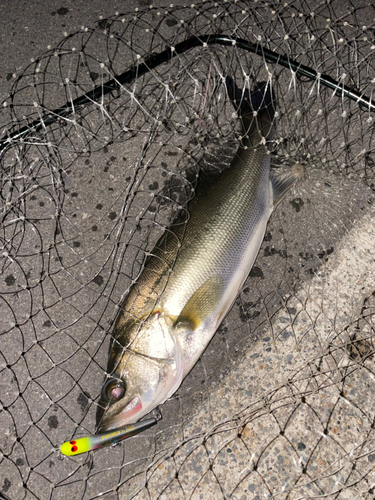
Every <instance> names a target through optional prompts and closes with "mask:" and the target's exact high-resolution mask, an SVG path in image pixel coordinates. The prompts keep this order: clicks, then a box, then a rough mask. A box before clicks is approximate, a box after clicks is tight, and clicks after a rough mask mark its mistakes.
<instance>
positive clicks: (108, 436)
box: [60, 418, 158, 457]
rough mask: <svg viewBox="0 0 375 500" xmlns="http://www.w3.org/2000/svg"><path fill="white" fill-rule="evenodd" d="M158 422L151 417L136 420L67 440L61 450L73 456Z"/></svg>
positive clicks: (111, 443)
mask: <svg viewBox="0 0 375 500" xmlns="http://www.w3.org/2000/svg"><path fill="white" fill-rule="evenodd" d="M157 422H158V420H157V419H156V418H149V419H146V420H142V421H141V422H136V423H135V424H130V425H125V426H124V427H121V429H116V430H113V431H110V432H107V433H104V434H96V435H94V436H87V437H83V438H77V439H72V440H71V441H66V442H65V443H63V444H62V445H61V446H60V451H61V453H62V454H63V455H65V456H68V457H73V456H75V455H80V454H81V453H87V452H89V451H93V450H98V449H100V448H104V447H106V446H112V445H115V444H117V443H119V442H120V441H123V440H124V439H128V438H129V437H131V436H134V435H135V434H139V433H140V432H142V431H144V430H146V429H149V428H150V427H152V426H153V425H155V424H156V423H157Z"/></svg>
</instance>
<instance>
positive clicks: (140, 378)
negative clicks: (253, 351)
mask: <svg viewBox="0 0 375 500" xmlns="http://www.w3.org/2000/svg"><path fill="white" fill-rule="evenodd" d="M225 86H226V92H227V95H228V97H229V100H230V101H231V102H232V104H233V106H234V108H235V110H236V111H237V115H238V118H239V120H240V123H241V127H242V138H241V142H240V146H239V148H238V150H237V152H236V154H235V156H234V158H233V160H232V162H231V164H230V166H229V167H228V168H226V169H225V170H223V172H222V173H220V174H218V175H217V176H216V178H215V180H214V181H212V182H211V183H210V185H209V187H208V188H207V189H206V190H204V191H201V192H200V193H198V194H197V195H196V196H195V197H194V198H193V200H192V201H191V202H190V204H189V206H188V209H189V219H188V221H187V222H184V223H181V224H179V223H176V224H174V225H172V226H170V227H169V228H167V229H166V231H165V232H164V234H163V235H162V237H161V238H160V239H159V241H158V242H157V244H156V246H155V248H154V249H153V251H152V252H151V254H150V256H149V257H148V258H147V260H146V262H145V264H144V267H143V270H142V272H141V274H140V276H139V279H138V280H137V281H136V282H135V284H134V285H133V286H132V287H131V289H130V291H129V293H128V295H127V297H126V298H125V299H124V302H123V303H122V304H121V307H120V311H119V314H118V316H117V319H116V321H115V325H114V329H113V333H112V342H111V346H110V353H109V359H108V365H107V371H106V380H105V382H104V384H103V387H102V392H101V396H100V401H99V403H98V407H97V414H96V428H97V432H109V431H111V430H114V429H117V428H119V427H121V426H124V425H126V424H128V423H130V422H132V421H137V420H139V419H140V418H142V417H143V416H144V415H146V414H148V413H149V412H151V411H152V410H153V409H155V408H156V407H157V406H159V405H161V404H163V403H164V402H165V401H166V400H167V399H169V398H170V397H171V396H172V395H173V394H174V393H175V392H176V391H177V389H178V388H179V386H180V384H181V382H182V381H183V379H184V378H185V377H186V375H187V374H188V373H189V372H190V370H191V369H192V368H193V366H194V365H195V363H196V362H197V361H198V359H199V358H200V356H201V355H202V353H203V352H204V350H205V348H206V347H207V345H208V343H209V342H210V340H211V338H212V337H213V335H214V333H215V332H216V330H217V329H218V327H219V325H220V324H221V322H222V321H223V319H224V317H225V316H226V314H227V313H228V312H229V310H230V309H231V307H232V305H233V303H234V301H235V300H236V297H237V295H238V293H239V292H240V290H241V288H242V286H243V284H244V282H245V280H246V278H247V277H248V275H249V273H250V270H251V268H252V266H253V264H254V261H255V259H256V257H257V254H258V252H259V248H260V245H261V243H262V241H263V238H264V234H265V231H266V227H267V223H268V219H269V217H270V216H271V214H272V212H273V210H274V209H275V207H276V206H277V205H278V204H279V203H280V202H281V200H282V199H283V198H284V196H285V195H286V193H287V192H288V191H289V190H290V189H291V188H292V186H293V185H294V183H295V181H296V180H297V178H298V177H299V176H300V174H299V171H298V169H297V172H296V173H292V172H290V173H289V174H286V175H284V176H282V177H281V176H277V175H275V173H274V172H273V170H272V169H271V166H270V152H269V149H268V144H269V141H271V140H272V138H273V136H274V133H275V119H274V118H275V109H276V99H275V96H274V92H273V89H272V88H271V85H270V83H269V82H268V83H266V82H259V83H258V84H256V86H255V88H254V89H253V90H252V92H251V93H250V92H249V90H248V89H242V90H241V89H239V88H238V87H237V85H236V83H235V82H234V80H233V79H232V78H231V77H229V76H228V77H226V79H225Z"/></svg>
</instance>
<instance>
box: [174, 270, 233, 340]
mask: <svg viewBox="0 0 375 500" xmlns="http://www.w3.org/2000/svg"><path fill="white" fill-rule="evenodd" d="M222 293H223V284H222V281H221V279H220V278H219V276H212V277H211V278H209V279H208V280H207V281H206V282H205V283H203V285H202V286H200V287H199V288H198V290H196V291H195V292H194V293H193V295H192V296H191V297H190V299H189V300H188V302H187V303H186V304H185V306H184V308H183V309H182V311H181V312H180V314H179V316H178V317H177V319H176V321H175V322H174V324H173V327H174V328H181V327H187V328H189V329H190V330H192V331H193V330H195V329H196V328H198V326H199V325H200V324H201V323H203V322H204V321H205V319H206V318H207V317H208V316H210V314H212V313H213V311H214V310H215V309H216V307H217V305H218V304H219V302H220V299H221V297H222Z"/></svg>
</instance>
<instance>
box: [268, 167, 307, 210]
mask: <svg viewBox="0 0 375 500" xmlns="http://www.w3.org/2000/svg"><path fill="white" fill-rule="evenodd" d="M303 175H304V169H303V166H302V165H300V164H296V165H294V166H293V167H292V168H291V170H290V172H288V173H286V174H281V175H280V174H279V175H278V174H277V173H275V172H274V171H273V170H271V172H270V180H271V184H272V192H273V208H276V207H277V205H278V204H279V203H280V201H281V200H282V199H283V198H284V197H285V195H286V194H287V193H288V191H289V190H290V189H291V188H292V187H293V186H294V183H295V182H296V181H297V180H298V179H300V178H301V177H303Z"/></svg>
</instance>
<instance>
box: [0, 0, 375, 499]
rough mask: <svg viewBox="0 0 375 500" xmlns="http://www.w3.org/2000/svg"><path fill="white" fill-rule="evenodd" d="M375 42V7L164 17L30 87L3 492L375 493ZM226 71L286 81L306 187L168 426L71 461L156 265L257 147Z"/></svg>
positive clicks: (77, 52)
mask: <svg viewBox="0 0 375 500" xmlns="http://www.w3.org/2000/svg"><path fill="white" fill-rule="evenodd" d="M374 35H375V25H374V8H373V6H371V5H370V4H368V3H367V2H362V1H356V2H351V1H342V0H340V1H339V0H331V1H330V0H327V1H324V2H316V3H315V4H314V8H313V9H312V7H311V3H309V2H305V1H303V0H299V1H297V0H296V1H294V0H292V1H291V2H287V3H282V2H265V1H254V2H240V1H235V2H213V1H206V2H203V3H197V4H195V5H194V4H193V5H189V6H184V7H179V6H175V7H173V6H169V7H167V8H158V7H152V6H150V7H146V8H144V9H140V10H137V9H136V11H133V12H131V13H125V14H116V15H115V16H112V17H109V18H105V19H104V18H103V19H100V20H99V21H98V22H97V23H96V24H95V25H94V26H93V27H89V28H83V29H82V30H80V31H78V32H76V33H73V34H71V35H68V36H66V37H65V38H64V39H63V40H62V41H61V42H60V43H59V44H57V45H56V46H55V47H53V48H51V49H50V50H48V51H47V52H45V53H44V54H42V55H39V56H38V55H37V54H36V55H35V59H34V60H33V62H32V63H31V64H30V65H29V66H28V67H27V68H26V69H24V70H23V71H22V72H21V73H20V74H17V75H15V79H14V81H13V84H12V86H11V89H10V94H9V96H8V97H7V98H6V100H5V101H4V102H3V104H2V109H1V115H0V124H1V131H2V132H1V134H2V135H1V141H2V142H1V152H0V155H1V157H0V160H1V227H0V231H1V232H0V238H1V255H2V256H1V276H0V291H1V296H0V326H1V332H0V333H1V337H0V339H1V340H0V403H1V404H0V452H1V453H0V491H1V492H2V494H4V495H6V496H7V497H8V498H10V499H11V500H13V499H43V500H44V499H53V500H57V499H60V498H61V499H63V498H64V499H66V498H69V499H94V498H98V497H100V498H103V499H106V500H110V499H111V500H112V499H137V500H140V499H144V498H145V499H146V498H147V499H160V500H162V499H170V498H173V499H180V498H181V499H187V498H189V499H190V498H191V499H199V498H218V499H219V498H223V499H226V498H233V499H237V500H246V499H260V498H275V499H276V498H277V499H297V498H298V499H302V498H330V499H331V498H332V499H333V498H335V499H353V498H366V499H370V498H373V492H374V491H375V474H374V465H375V441H374V440H375V433H374V425H375V420H374V417H375V414H374V405H373V397H374V394H375V386H374V375H375V365H374V336H373V333H374V330H373V329H374V320H373V317H374V316H373V314H374V308H375V299H374V293H375V292H374V290H375V287H374V242H375V234H374V233H375V226H374V212H373V208H372V204H373V201H374V186H375V170H374V167H375V142H374V113H373V110H374V104H373V103H371V98H372V97H373V94H374V88H375V87H374V83H375V63H374V53H375V36H374ZM194 37H198V38H194ZM215 37H216V38H215ZM220 37H221V38H220ZM189 39H190V40H195V42H194V43H192V46H191V47H190V46H188V45H186V44H184V43H183V42H185V41H186V40H189ZM220 40H221V41H220ZM223 40H224V41H223ZM241 40H242V42H241ZM179 44H180V45H179ZM246 44H247V45H246ZM160 54H161V55H160ZM301 65H303V66H301ZM301 68H307V69H308V71H307V72H306V71H305V72H303V71H301ZM121 75H122V76H121ZM227 75H229V76H231V77H232V78H233V79H234V80H235V81H236V83H237V85H238V86H239V87H240V88H248V89H252V88H253V87H254V86H255V84H256V83H257V82H261V81H266V82H268V83H269V84H271V85H272V87H273V90H274V93H275V96H276V110H277V112H276V116H275V125H276V134H275V137H274V139H273V141H272V143H270V151H271V158H272V159H271V161H272V165H273V167H274V168H275V169H279V170H280V171H287V170H288V169H289V168H290V167H291V166H293V165H294V164H296V163H298V164H302V165H304V168H305V176H304V178H303V179H301V180H300V181H299V182H298V183H297V185H296V186H295V188H294V189H293V191H292V192H291V193H290V194H289V195H288V197H287V198H286V199H285V200H284V201H283V202H282V204H281V205H280V206H279V207H278V208H277V210H276V211H275V212H274V214H273V215H272V217H271V219H270V222H269V225H268V227H267V231H266V235H265V238H264V242H263V244H262V247H261V250H260V253H259V256H258V258H257V261H256V263H255V266H254V267H253V269H252V271H251V273H250V276H249V278H248V279H247V281H246V283H245V286H244V288H243V289H242V290H241V292H240V294H239V296H238V299H237V301H236V303H235V305H234V307H233V309H232V310H231V312H230V313H229V314H228V316H227V317H226V318H225V320H224V322H223V323H222V325H221V326H220V328H219V330H218V331H217V333H216V335H215V336H214V338H213V340H212V342H211V343H210V345H209V346H208V348H207V350H206V351H205V352H204V354H203V355H202V357H201V358H200V360H199V361H198V363H197V365H196V366H195V367H194V369H193V370H192V372H191V373H190V374H189V375H188V376H187V377H186V379H185V380H184V382H183V384H182V386H181V387H180V388H179V390H178V391H177V393H176V394H175V395H174V396H173V397H172V398H171V399H170V400H169V401H167V402H166V403H165V404H164V405H162V406H161V407H159V409H158V411H159V412H160V414H161V416H162V419H161V420H160V421H159V422H158V424H157V425H156V426H155V427H153V428H152V429H149V430H147V431H146V432H144V433H142V434H139V435H137V436H134V437H133V438H131V439H129V440H127V441H123V442H121V443H120V444H118V445H117V446H115V447H110V448H104V449H101V450H98V451H96V452H90V453H89V454H84V455H79V456H76V457H62V456H61V454H60V452H59V446H60V445H61V443H62V442H64V441H67V440H70V439H71V438H73V437H74V438H78V437H81V436H85V435H87V434H92V433H93V432H94V429H95V413H96V407H97V403H98V400H99V395H100V391H101V387H102V383H103V380H104V374H105V370H106V365H107V359H108V348H109V343H110V338H111V331H112V330H111V327H112V325H113V322H114V320H115V318H116V314H117V312H118V308H119V304H121V300H122V299H123V297H124V296H126V293H127V292H128V290H129V288H130V287H131V285H132V284H133V283H134V282H135V281H136V280H137V278H138V276H139V274H140V272H141V270H142V266H143V264H144V260H145V257H146V256H147V255H148V254H149V253H150V252H151V251H152V248H153V246H154V245H155V242H156V241H157V240H158V238H159V237H160V236H161V234H162V233H163V231H164V230H165V228H166V227H168V226H170V225H171V224H172V223H173V221H174V220H175V218H176V217H180V219H181V217H184V214H185V213H186V212H187V210H188V202H189V200H190V199H192V197H193V196H194V189H195V185H196V179H197V178H199V177H200V175H201V174H202V172H203V173H204V175H214V174H215V172H219V171H221V170H222V169H224V168H226V167H227V166H228V164H229V163H230V161H231V158H232V157H233V155H234V153H235V151H236V149H237V147H238V144H239V141H240V140H241V139H240V135H241V130H240V127H239V123H238V118H237V116H236V113H235V110H234V108H233V106H232V104H231V103H230V102H229V100H228V97H227V94H226V89H225V83H224V82H225V77H226V76H227ZM332 81H334V82H336V83H335V84H332ZM330 82H331V84H330ZM348 89H349V90H348ZM82 96H83V97H82ZM185 220H187V217H185ZM202 252H204V249H202Z"/></svg>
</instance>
